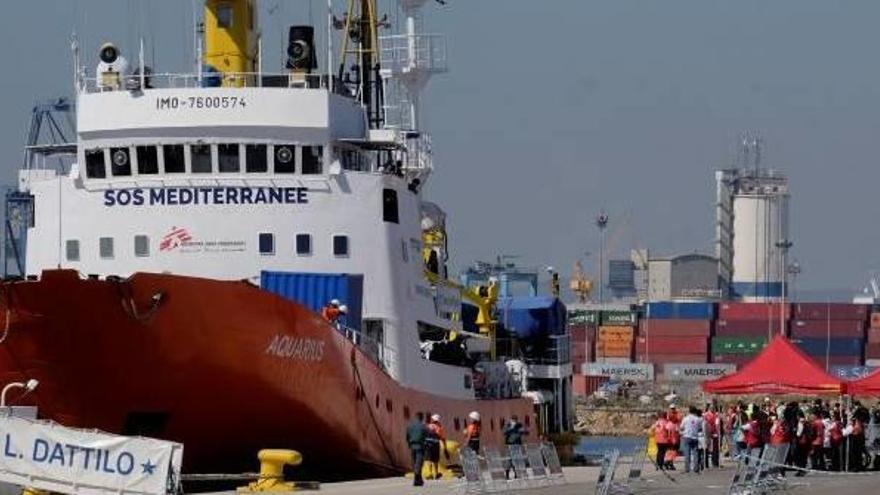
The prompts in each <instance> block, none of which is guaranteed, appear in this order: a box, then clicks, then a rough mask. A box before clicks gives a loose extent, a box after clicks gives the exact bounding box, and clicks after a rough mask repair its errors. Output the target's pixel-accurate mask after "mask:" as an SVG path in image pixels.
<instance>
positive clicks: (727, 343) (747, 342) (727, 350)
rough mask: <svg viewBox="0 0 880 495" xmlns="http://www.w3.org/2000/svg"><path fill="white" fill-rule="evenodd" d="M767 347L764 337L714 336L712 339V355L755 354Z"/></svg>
mask: <svg viewBox="0 0 880 495" xmlns="http://www.w3.org/2000/svg"><path fill="white" fill-rule="evenodd" d="M765 347H767V338H766V337H715V338H713V339H712V355H713V356H715V355H722V354H736V355H748V356H751V355H757V354H760V352H761V351H763V350H764V348H765Z"/></svg>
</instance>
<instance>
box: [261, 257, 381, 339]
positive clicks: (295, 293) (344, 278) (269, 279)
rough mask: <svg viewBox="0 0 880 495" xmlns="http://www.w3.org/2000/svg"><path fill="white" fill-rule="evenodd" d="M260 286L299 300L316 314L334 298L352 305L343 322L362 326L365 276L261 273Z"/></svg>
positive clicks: (286, 297) (352, 325)
mask: <svg viewBox="0 0 880 495" xmlns="http://www.w3.org/2000/svg"><path fill="white" fill-rule="evenodd" d="M260 287H261V288H262V289H263V290H265V291H268V292H271V293H273V294H277V295H279V296H281V297H283V298H285V299H289V300H291V301H294V302H297V303H299V304H301V305H303V306H305V307H307V308H309V309H311V310H312V311H314V312H316V313H320V312H321V308H323V307H324V305H326V304H327V303H328V302H330V301H331V300H333V299H339V302H340V303H342V304H344V305H346V306H348V315H347V316H345V317H343V319H342V323H343V324H344V325H346V326H348V327H351V328H354V329H355V330H360V329H361V315H362V311H363V295H364V276H363V275H351V274H348V273H296V272H269V271H264V272H262V273H260Z"/></svg>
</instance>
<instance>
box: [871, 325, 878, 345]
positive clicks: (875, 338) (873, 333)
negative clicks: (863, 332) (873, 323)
mask: <svg viewBox="0 0 880 495" xmlns="http://www.w3.org/2000/svg"><path fill="white" fill-rule="evenodd" d="M868 342H869V343H872V344H880V328H874V327H871V328H869V329H868Z"/></svg>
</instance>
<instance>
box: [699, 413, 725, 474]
mask: <svg viewBox="0 0 880 495" xmlns="http://www.w3.org/2000/svg"><path fill="white" fill-rule="evenodd" d="M703 421H704V422H705V423H706V427H705V428H706V459H705V464H704V467H705V468H707V469H708V468H709V465H710V464H711V465H712V466H714V467H719V465H720V463H721V416H720V415H719V414H718V413H717V412H716V409H715V406H714V405H712V404H709V405H707V406H706V412H704V413H703Z"/></svg>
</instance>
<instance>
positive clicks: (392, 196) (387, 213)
mask: <svg viewBox="0 0 880 495" xmlns="http://www.w3.org/2000/svg"><path fill="white" fill-rule="evenodd" d="M382 220H385V221H386V222H388V223H400V213H399V212H398V208H397V191H395V190H394V189H384V190H383V191H382Z"/></svg>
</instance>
